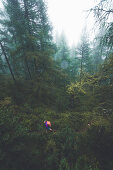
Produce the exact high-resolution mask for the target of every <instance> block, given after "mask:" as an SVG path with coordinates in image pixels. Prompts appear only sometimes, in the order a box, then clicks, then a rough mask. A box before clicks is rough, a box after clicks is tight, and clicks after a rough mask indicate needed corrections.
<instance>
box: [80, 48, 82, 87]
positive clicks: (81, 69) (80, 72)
mask: <svg viewBox="0 0 113 170" xmlns="http://www.w3.org/2000/svg"><path fill="white" fill-rule="evenodd" d="M82 74H83V51H82V58H81V63H80V84H81V81H82Z"/></svg>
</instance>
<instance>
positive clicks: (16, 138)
mask: <svg viewBox="0 0 113 170" xmlns="http://www.w3.org/2000/svg"><path fill="white" fill-rule="evenodd" d="M109 1H110V0H109ZM106 2H107V3H108V0H104V1H101V2H100V3H99V4H98V5H97V6H96V7H94V8H93V9H91V11H93V12H94V14H95V16H96V17H97V19H98V17H99V19H100V17H101V15H102V16H103V12H104V15H105V17H104V18H102V17H101V21H102V24H103V23H105V24H104V26H105V27H107V26H108V27H107V29H106V32H104V33H105V34H103V35H102V36H99V35H97V37H96V39H95V41H94V44H93V45H92V44H91V43H90V41H89V38H88V34H86V32H83V35H82V36H81V40H80V43H79V44H78V46H77V47H72V48H71V49H70V48H69V47H68V43H67V42H66V39H65V35H64V34H63V35H61V36H60V37H57V39H56V43H54V42H53V40H52V32H51V31H52V27H51V24H50V23H49V19H48V16H47V6H46V3H45V2H44V1H43V0H4V1H3V3H4V11H1V12H0V15H1V19H0V27H1V30H0V47H1V48H0V170H20V169H21V170H31V169H32V170H38V169H39V170H45V169H47V170H53V169H54V170H93V169H94V170H107V169H108V170H112V169H113V161H112V160H113V35H112V34H113V31H112V30H113V29H112V27H113V22H110V23H108V21H107V19H106V16H109V15H111V13H113V11H112V9H109V10H108V9H106V10H105V8H104V7H106V8H107V7H108V6H106ZM110 2H111V1H110ZM110 2H109V3H110ZM101 29H102V28H100V30H101ZM44 120H49V121H51V123H52V129H53V132H49V131H46V129H45V127H44V123H43V122H44Z"/></svg>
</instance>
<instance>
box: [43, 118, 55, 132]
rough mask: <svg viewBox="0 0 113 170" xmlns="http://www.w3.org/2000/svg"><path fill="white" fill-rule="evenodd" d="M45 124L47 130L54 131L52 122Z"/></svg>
mask: <svg viewBox="0 0 113 170" xmlns="http://www.w3.org/2000/svg"><path fill="white" fill-rule="evenodd" d="M44 124H45V126H46V129H47V130H50V131H53V130H52V129H51V122H50V121H47V120H45V121H44Z"/></svg>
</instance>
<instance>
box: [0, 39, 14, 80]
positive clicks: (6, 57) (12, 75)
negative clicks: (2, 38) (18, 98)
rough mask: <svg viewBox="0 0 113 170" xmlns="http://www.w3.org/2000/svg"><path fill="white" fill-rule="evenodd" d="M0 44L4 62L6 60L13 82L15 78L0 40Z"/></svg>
mask: <svg viewBox="0 0 113 170" xmlns="http://www.w3.org/2000/svg"><path fill="white" fill-rule="evenodd" d="M0 46H1V49H2V53H3V55H4V57H5V59H6V62H7V64H8V68H9V71H10V73H11V76H12V78H13V80H14V82H16V79H15V77H14V74H13V71H12V68H11V66H10V63H9V60H8V57H7V55H6V52H5V50H4V47H3V45H2V43H1V42H0Z"/></svg>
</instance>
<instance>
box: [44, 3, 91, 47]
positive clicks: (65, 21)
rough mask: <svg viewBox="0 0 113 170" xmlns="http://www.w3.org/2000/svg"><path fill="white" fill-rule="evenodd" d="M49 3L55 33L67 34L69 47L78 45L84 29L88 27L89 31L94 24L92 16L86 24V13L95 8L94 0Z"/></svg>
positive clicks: (49, 12)
mask: <svg viewBox="0 0 113 170" xmlns="http://www.w3.org/2000/svg"><path fill="white" fill-rule="evenodd" d="M47 2H48V14H49V18H50V21H51V22H52V25H53V28H54V32H53V33H54V34H55V32H56V31H57V32H58V33H61V32H62V31H63V32H65V35H66V37H67V40H68V42H69V45H72V44H75V45H76V44H77V42H78V41H79V38H80V34H81V32H82V29H83V28H84V27H85V26H86V25H87V27H88V30H89V29H91V26H92V25H93V23H94V20H93V18H92V16H90V17H89V18H88V20H87V23H86V16H87V15H88V14H87V13H86V12H85V10H88V9H90V8H91V7H93V6H94V0H47Z"/></svg>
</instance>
